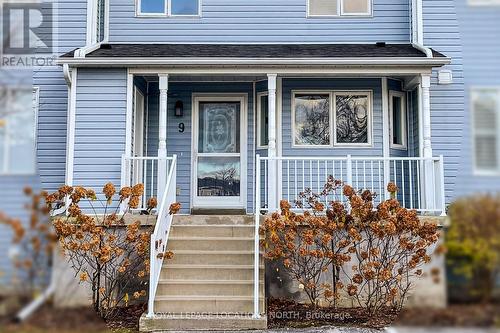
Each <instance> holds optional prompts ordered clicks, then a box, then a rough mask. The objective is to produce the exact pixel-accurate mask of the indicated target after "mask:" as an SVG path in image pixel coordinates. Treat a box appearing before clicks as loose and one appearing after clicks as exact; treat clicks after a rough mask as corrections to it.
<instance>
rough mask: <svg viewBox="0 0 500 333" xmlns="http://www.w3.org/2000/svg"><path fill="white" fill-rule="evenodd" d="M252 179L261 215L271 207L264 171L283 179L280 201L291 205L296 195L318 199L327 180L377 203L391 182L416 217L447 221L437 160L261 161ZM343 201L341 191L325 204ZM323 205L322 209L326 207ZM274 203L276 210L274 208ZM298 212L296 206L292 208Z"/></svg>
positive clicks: (439, 159)
mask: <svg viewBox="0 0 500 333" xmlns="http://www.w3.org/2000/svg"><path fill="white" fill-rule="evenodd" d="M257 164H258V165H259V167H258V170H257V171H260V170H262V172H258V173H257V172H256V178H257V180H258V182H259V187H260V188H259V192H260V193H259V197H258V198H257V200H259V205H258V206H256V207H260V210H261V211H267V210H268V207H270V202H269V200H270V199H269V195H268V191H267V190H268V188H270V187H269V182H270V180H269V176H268V169H269V168H270V167H274V168H276V169H277V170H278V174H279V175H281V177H279V179H278V181H279V184H281V185H280V186H279V185H278V189H277V191H278V195H277V197H278V198H280V199H286V200H288V201H289V202H291V203H292V206H293V204H294V203H295V200H297V199H298V196H299V194H300V192H302V191H304V190H305V189H307V188H309V189H311V190H312V191H313V192H316V193H320V192H321V191H322V190H323V185H324V184H325V183H326V180H327V178H328V177H329V176H333V177H334V178H335V179H338V180H341V181H344V182H345V183H347V184H350V185H351V186H353V187H354V188H355V189H356V190H364V189H368V190H370V191H372V192H375V193H377V197H376V199H375V203H376V204H378V203H380V202H381V201H383V200H384V199H388V198H389V194H388V193H387V191H386V186H387V184H388V183H389V182H393V183H395V184H396V185H397V186H398V187H399V192H398V194H397V199H398V200H399V201H400V203H401V205H402V206H403V207H405V208H408V209H415V210H417V211H418V212H420V213H429V214H430V213H432V214H441V215H445V213H446V207H445V189H444V159H443V156H439V157H430V158H424V157H387V158H385V157H353V156H350V155H348V156H345V157H273V158H270V157H260V156H258V158H257ZM325 200H326V201H327V202H329V201H332V200H340V201H342V202H345V201H346V198H344V196H343V194H342V191H339V193H337V194H336V195H335V197H333V196H330V197H327V198H325ZM327 202H326V203H327ZM277 206H278V205H277V203H274V207H277ZM294 208H295V209H297V210H299V209H298V206H297V205H296V206H295V207H294Z"/></svg>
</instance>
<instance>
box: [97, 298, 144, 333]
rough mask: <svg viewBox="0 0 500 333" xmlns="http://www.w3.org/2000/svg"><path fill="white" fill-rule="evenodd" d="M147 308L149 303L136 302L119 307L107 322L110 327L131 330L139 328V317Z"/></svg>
mask: <svg viewBox="0 0 500 333" xmlns="http://www.w3.org/2000/svg"><path fill="white" fill-rule="evenodd" d="M146 309H147V304H145V303H144V304H134V305H130V306H128V307H123V308H118V309H117V312H116V314H115V315H114V316H113V319H111V320H109V321H108V322H107V323H106V324H107V326H108V327H109V328H110V329H122V328H128V329H130V330H134V331H138V330H139V318H141V316H142V314H143V313H144V311H146Z"/></svg>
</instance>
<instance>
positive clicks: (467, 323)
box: [394, 304, 500, 328]
mask: <svg viewBox="0 0 500 333" xmlns="http://www.w3.org/2000/svg"><path fill="white" fill-rule="evenodd" d="M394 324H395V325H401V326H435V327H481V328H486V327H500V304H496V305H495V304H486V305H482V304H452V305H450V306H448V307H447V308H445V309H429V308H413V309H406V310H403V311H402V312H401V314H400V316H399V318H398V319H397V320H396V321H395V323H394Z"/></svg>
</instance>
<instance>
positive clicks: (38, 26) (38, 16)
mask: <svg viewBox="0 0 500 333" xmlns="http://www.w3.org/2000/svg"><path fill="white" fill-rule="evenodd" d="M0 1H1V0H0ZM1 3H2V5H1V18H2V24H1V29H2V30H1V35H2V44H1V47H0V56H1V62H0V67H35V66H52V65H54V64H55V58H56V56H55V54H54V48H55V47H54V46H55V45H54V41H55V40H56V39H55V37H56V36H55V29H54V27H55V20H54V19H55V18H56V15H53V14H54V3H52V2H41V1H39V2H36V0H33V1H32V2H28V1H22V0H17V1H8V2H5V1H1Z"/></svg>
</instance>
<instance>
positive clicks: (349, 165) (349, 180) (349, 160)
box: [346, 155, 353, 186]
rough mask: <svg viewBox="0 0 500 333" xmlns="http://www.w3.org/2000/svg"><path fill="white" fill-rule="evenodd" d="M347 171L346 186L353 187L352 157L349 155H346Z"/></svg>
mask: <svg viewBox="0 0 500 333" xmlns="http://www.w3.org/2000/svg"><path fill="white" fill-rule="evenodd" d="M346 168H347V170H346V172H347V185H349V186H353V184H352V156H351V155H347V166H346Z"/></svg>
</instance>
